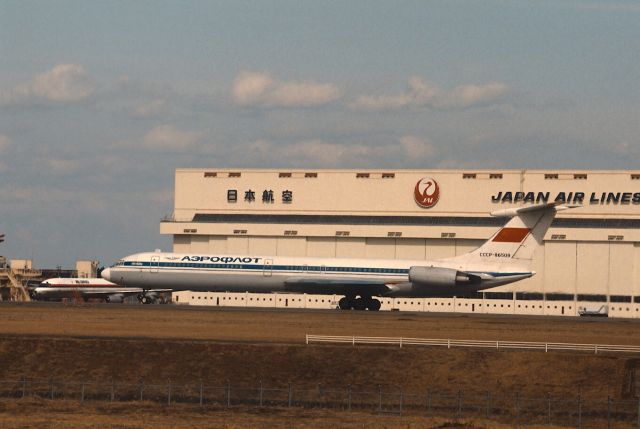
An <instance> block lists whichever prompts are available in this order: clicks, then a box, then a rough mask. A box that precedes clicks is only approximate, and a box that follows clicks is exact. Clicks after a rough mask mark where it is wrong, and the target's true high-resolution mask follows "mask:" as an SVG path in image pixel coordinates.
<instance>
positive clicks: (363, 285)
mask: <svg viewBox="0 0 640 429" xmlns="http://www.w3.org/2000/svg"><path fill="white" fill-rule="evenodd" d="M284 284H285V288H286V290H287V291H290V292H296V293H317V294H336V295H369V296H374V295H375V296H382V295H386V294H387V293H388V292H390V291H391V290H392V286H391V285H388V284H387V283H385V282H383V281H371V280H358V279H335V278H334V279H326V278H320V277H318V278H314V277H290V278H288V279H287V280H285V282H284Z"/></svg>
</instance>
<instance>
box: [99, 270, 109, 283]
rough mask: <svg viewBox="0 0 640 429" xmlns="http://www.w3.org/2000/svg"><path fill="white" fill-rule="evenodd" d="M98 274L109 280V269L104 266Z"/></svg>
mask: <svg viewBox="0 0 640 429" xmlns="http://www.w3.org/2000/svg"><path fill="white" fill-rule="evenodd" d="M100 275H101V276H102V278H103V279H105V280H107V281H109V280H111V269H110V268H105V269H104V270H102V273H100Z"/></svg>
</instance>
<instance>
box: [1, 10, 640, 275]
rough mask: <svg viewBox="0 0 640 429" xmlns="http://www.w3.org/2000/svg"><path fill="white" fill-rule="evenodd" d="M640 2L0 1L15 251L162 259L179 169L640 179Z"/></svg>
mask: <svg viewBox="0 0 640 429" xmlns="http://www.w3.org/2000/svg"><path fill="white" fill-rule="evenodd" d="M639 53H640V3H639V2H637V1H622V0H621V1H615V0H611V1H598V0H592V1H589V0H585V1H577V0H552V1H551V0H550V1H545V0H539V1H518V0H484V1H471V0H469V1H458V0H448V1H426V0H424V1H374V0H367V1H348V2H345V1H317V0H314V1H303V0H295V1H293V0H292V1H268V0H264V1H238V0H233V1H231V0H230V1H180V2H178V1H159V0H154V1H136V2H131V1H104V2H87V1H65V0H60V1H55V2H52V1H45V0H41V1H30V0H19V1H13V0H3V1H2V2H0V197H1V198H0V234H5V240H6V241H5V242H4V243H2V244H0V254H2V255H5V256H7V257H8V258H9V259H20V258H30V259H33V260H34V265H35V266H37V267H43V268H44V267H47V268H53V267H56V266H58V265H60V266H62V267H65V268H73V267H74V266H75V261H76V260H77V259H96V260H99V261H100V262H101V264H102V265H110V264H112V263H113V262H114V261H115V260H117V259H118V258H120V257H122V256H125V255H128V254H131V253H136V252H139V251H147V250H152V249H155V248H161V249H164V250H170V249H171V239H170V237H167V236H161V235H160V234H159V222H160V219H161V218H162V217H164V216H166V215H170V214H171V212H172V207H173V184H174V174H175V169H176V168H186V167H208V168H211V167H218V168H233V167H237V168H243V167H245V168H248V167H260V168H263V167H264V168H271V167H273V168H278V167H289V168H307V167H314V168H372V169H373V168H420V169H425V170H428V169H441V168H462V169H470V168H477V169H481V168H499V169H607V170H610V169H611V170H612V169H637V168H638V159H639V157H640V84H639V81H640V55H639Z"/></svg>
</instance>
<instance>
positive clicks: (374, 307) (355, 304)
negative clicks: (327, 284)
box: [338, 296, 382, 311]
mask: <svg viewBox="0 0 640 429" xmlns="http://www.w3.org/2000/svg"><path fill="white" fill-rule="evenodd" d="M381 305H382V303H381V302H380V300H378V299H375V298H371V297H370V296H360V297H359V298H356V297H355V296H345V297H344V298H342V299H340V301H339V302H338V306H339V307H340V310H359V311H363V310H369V311H378V310H380V306H381Z"/></svg>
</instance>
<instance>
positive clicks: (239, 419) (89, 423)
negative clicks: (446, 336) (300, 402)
mask: <svg viewBox="0 0 640 429" xmlns="http://www.w3.org/2000/svg"><path fill="white" fill-rule="evenodd" d="M25 415H28V418H25ZM0 422H2V428H6V429H27V428H29V429H45V428H46V429H59V428H60V429H62V428H104V429H116V428H117V429H142V428H149V427H153V428H154V429H173V428H175V429H187V428H189V429H190V428H224V429H237V428H238V429H239V428H274V429H309V428H319V429H334V428H348V429H363V428H372V429H418V428H421V429H507V428H512V427H513V425H512V424H508V423H500V422H494V421H485V422H483V421H480V420H476V419H464V418H463V419H454V418H446V417H420V416H385V415H377V414H371V413H358V412H340V413H328V412H327V411H325V410H300V409H292V410H288V409H279V410H260V409H253V410H249V409H242V408H236V409H232V410H226V409H220V410H211V409H204V410H203V409H200V408H198V407H193V406H173V407H171V408H168V407H163V406H159V405H157V404H148V403H143V404H135V405H131V404H122V403H116V404H106V405H104V404H102V405H96V404H84V405H80V404H77V403H71V402H63V401H47V400H33V399H29V400H20V401H10V402H7V401H0ZM604 424H605V425H606V422H605V423H604ZM520 427H523V428H527V429H542V428H544V429H559V428H562V427H564V426H555V425H539V424H533V425H528V424H526V423H522V424H520ZM616 427H617V428H625V427H631V426H616Z"/></svg>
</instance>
